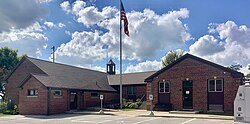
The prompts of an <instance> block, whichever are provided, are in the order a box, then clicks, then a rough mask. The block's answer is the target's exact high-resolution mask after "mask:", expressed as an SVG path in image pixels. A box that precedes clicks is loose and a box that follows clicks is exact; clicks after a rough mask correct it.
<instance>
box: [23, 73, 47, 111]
mask: <svg viewBox="0 0 250 124" xmlns="http://www.w3.org/2000/svg"><path fill="white" fill-rule="evenodd" d="M29 89H35V90H38V95H37V96H28V90H29ZM47 98H48V90H47V88H46V87H44V86H43V85H42V84H41V83H39V82H38V81H37V80H36V79H35V78H33V77H32V78H30V79H29V80H28V81H27V82H26V83H25V84H24V85H23V87H22V88H21V89H20V90H19V106H18V107H19V112H20V114H43V115H46V114H48V109H47V108H48V102H47Z"/></svg>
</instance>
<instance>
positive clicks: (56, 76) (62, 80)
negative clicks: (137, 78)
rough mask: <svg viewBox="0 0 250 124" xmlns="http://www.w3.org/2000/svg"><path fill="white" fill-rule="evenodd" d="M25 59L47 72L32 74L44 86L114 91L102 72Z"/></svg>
mask: <svg viewBox="0 0 250 124" xmlns="http://www.w3.org/2000/svg"><path fill="white" fill-rule="evenodd" d="M27 59H28V60H29V61H31V62H32V63H33V64H35V65H36V66H37V67H38V68H40V69H41V70H42V71H44V72H45V73H46V74H47V75H44V74H43V75H40V74H32V76H33V77H35V78H36V79H37V80H39V81H40V82H41V83H42V84H44V85H45V86H46V87H54V88H70V89H83V90H99V91H116V90H115V89H113V88H112V87H111V86H109V83H108V80H107V74H106V73H104V72H99V71H94V70H90V69H84V68H79V67H74V66H70V65H65V64H60V63H52V62H49V61H45V60H40V59H34V58H29V57H27Z"/></svg>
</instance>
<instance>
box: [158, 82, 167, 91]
mask: <svg viewBox="0 0 250 124" xmlns="http://www.w3.org/2000/svg"><path fill="white" fill-rule="evenodd" d="M161 83H163V84H164V85H163V90H164V91H163V92H161V87H160V84H161ZM166 83H168V85H169V91H168V92H166V91H165V90H166V89H165V85H166ZM159 93H170V81H163V82H159Z"/></svg>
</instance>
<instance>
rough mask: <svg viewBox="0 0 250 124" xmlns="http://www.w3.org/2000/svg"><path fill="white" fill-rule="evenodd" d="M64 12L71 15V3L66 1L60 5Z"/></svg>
mask: <svg viewBox="0 0 250 124" xmlns="http://www.w3.org/2000/svg"><path fill="white" fill-rule="evenodd" d="M60 6H61V8H62V10H63V11H65V12H66V13H67V14H69V13H70V3H69V1H64V2H62V3H61V4H60Z"/></svg>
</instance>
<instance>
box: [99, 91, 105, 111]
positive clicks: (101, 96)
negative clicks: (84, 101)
mask: <svg viewBox="0 0 250 124" xmlns="http://www.w3.org/2000/svg"><path fill="white" fill-rule="evenodd" d="M100 100H101V110H100V111H99V114H104V111H103V109H102V100H103V95H100Z"/></svg>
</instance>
